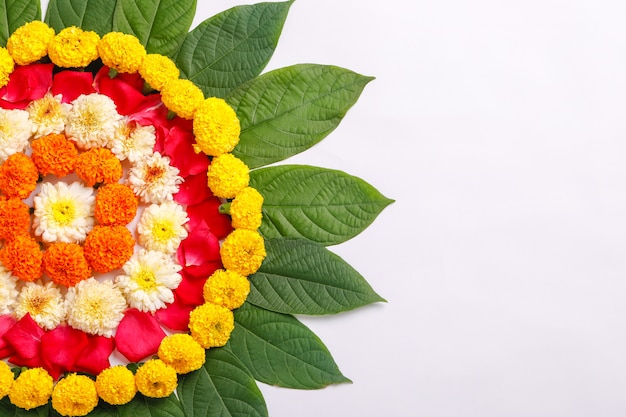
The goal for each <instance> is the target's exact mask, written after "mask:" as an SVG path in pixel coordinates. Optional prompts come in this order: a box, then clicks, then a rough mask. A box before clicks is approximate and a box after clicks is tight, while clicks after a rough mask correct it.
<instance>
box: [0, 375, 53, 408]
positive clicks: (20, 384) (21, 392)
mask: <svg viewBox="0 0 626 417" xmlns="http://www.w3.org/2000/svg"><path fill="white" fill-rule="evenodd" d="M53 386H54V381H53V379H52V377H51V376H50V374H48V372H46V370H45V369H43V368H31V369H27V370H25V371H24V372H22V373H21V374H20V375H19V376H18V377H17V379H16V380H15V381H14V382H13V386H12V387H11V389H10V390H9V400H11V402H12V403H13V404H14V405H16V406H18V407H20V408H23V409H25V410H31V409H33V408H36V407H39V406H42V405H44V404H46V403H47V402H48V400H49V399H50V396H51V395H52V388H53Z"/></svg>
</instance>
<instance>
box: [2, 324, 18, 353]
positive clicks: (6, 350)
mask: <svg viewBox="0 0 626 417" xmlns="http://www.w3.org/2000/svg"><path fill="white" fill-rule="evenodd" d="M16 323H17V320H16V319H15V317H13V315H11V314H6V315H4V316H0V359H2V358H6V357H7V356H10V355H12V354H14V353H15V349H13V347H12V346H11V345H10V344H8V343H7V341H6V340H4V335H5V334H6V332H7V331H8V330H9V329H10V328H11V327H13V326H15V324H16Z"/></svg>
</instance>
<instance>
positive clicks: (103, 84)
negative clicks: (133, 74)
mask: <svg viewBox="0 0 626 417" xmlns="http://www.w3.org/2000/svg"><path fill="white" fill-rule="evenodd" d="M95 85H96V90H97V91H98V92H99V93H100V94H104V95H107V96H109V97H110V98H111V99H112V100H113V102H115V106H116V107H117V112H118V113H119V114H122V115H125V116H126V115H129V114H131V113H132V112H133V110H134V109H135V108H137V107H138V106H139V105H140V104H141V103H142V102H143V100H144V98H145V97H144V95H143V94H141V91H137V89H136V88H135V86H134V85H132V84H129V83H128V82H126V78H124V77H121V76H120V74H118V75H117V76H116V77H115V78H111V77H109V70H108V68H107V67H102V69H101V70H100V71H98V73H97V74H96V78H95Z"/></svg>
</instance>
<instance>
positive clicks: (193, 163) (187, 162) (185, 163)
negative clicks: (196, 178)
mask: <svg viewBox="0 0 626 417" xmlns="http://www.w3.org/2000/svg"><path fill="white" fill-rule="evenodd" d="M194 143H195V139H194V135H193V133H191V132H189V131H186V130H183V129H181V128H180V127H178V126H174V127H172V128H171V129H170V130H169V134H168V135H167V137H166V138H165V143H164V149H163V151H164V153H165V155H167V156H169V157H170V160H171V161H172V165H174V166H175V167H176V168H178V170H179V171H180V175H181V177H183V178H186V177H188V176H189V175H195V174H200V173H204V175H205V177H206V171H207V168H208V167H209V158H208V157H207V156H206V155H205V154H203V153H196V152H195V151H194V150H193V144H194ZM204 188H207V185H206V179H205V183H204Z"/></svg>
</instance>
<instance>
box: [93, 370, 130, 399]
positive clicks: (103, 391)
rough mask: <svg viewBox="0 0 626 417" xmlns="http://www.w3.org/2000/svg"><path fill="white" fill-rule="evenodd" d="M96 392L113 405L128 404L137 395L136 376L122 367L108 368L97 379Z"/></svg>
mask: <svg viewBox="0 0 626 417" xmlns="http://www.w3.org/2000/svg"><path fill="white" fill-rule="evenodd" d="M96 391H97V392H98V395H99V396H100V398H102V400H104V401H106V402H107V403H109V404H111V405H122V404H126V403H128V402H130V400H132V399H133V398H134V397H135V394H136V393H137V384H136V383H135V375H133V373H132V372H131V371H130V369H128V368H126V367H125V366H122V365H117V366H112V367H111V368H107V369H105V370H104V371H102V372H100V374H98V376H97V377H96Z"/></svg>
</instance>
